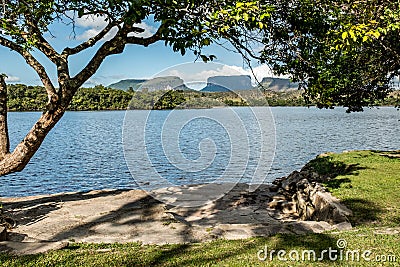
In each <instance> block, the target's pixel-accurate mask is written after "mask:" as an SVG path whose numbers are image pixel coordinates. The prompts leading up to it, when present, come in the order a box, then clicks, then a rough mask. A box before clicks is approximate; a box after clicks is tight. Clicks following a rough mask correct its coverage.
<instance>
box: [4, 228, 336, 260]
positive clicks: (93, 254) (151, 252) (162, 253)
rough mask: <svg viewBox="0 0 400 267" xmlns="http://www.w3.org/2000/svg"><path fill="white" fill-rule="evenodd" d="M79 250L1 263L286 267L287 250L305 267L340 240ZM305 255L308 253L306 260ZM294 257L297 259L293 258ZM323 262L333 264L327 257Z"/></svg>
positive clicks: (285, 238)
mask: <svg viewBox="0 0 400 267" xmlns="http://www.w3.org/2000/svg"><path fill="white" fill-rule="evenodd" d="M77 246H78V248H74V249H70V248H67V249H64V250H62V251H57V252H50V253H48V254H39V255H30V256H19V257H15V256H8V257H5V255H4V254H3V255H2V254H0V262H3V263H8V262H12V263H13V264H14V265H12V264H9V265H8V266H20V265H28V264H31V263H33V262H34V263H35V264H36V266H45V265H46V264H47V263H48V262H49V261H50V259H53V261H52V262H53V263H56V264H57V265H59V266H63V265H65V266H76V265H78V264H82V263H84V262H90V263H91V265H93V266H101V265H109V264H110V265H111V264H112V265H113V266H211V265H229V266H231V265H233V266H242V265H244V266H253V265H258V264H261V265H264V264H267V265H268V263H270V264H272V265H271V266H275V265H279V266H284V263H285V261H282V260H279V259H278V255H277V253H278V251H280V250H285V251H286V252H287V253H289V252H290V251H294V250H295V251H297V252H298V253H299V254H298V256H297V257H299V258H298V259H299V260H300V261H302V257H305V259H306V260H305V261H304V263H305V264H306V263H307V262H310V263H312V262H315V261H317V260H318V259H319V258H320V257H321V255H324V254H323V253H322V251H323V250H327V249H329V248H332V249H336V248H337V240H336V239H335V238H332V236H329V235H326V234H308V235H304V236H301V238H299V236H298V235H291V234H278V235H276V236H273V237H269V238H252V239H245V240H235V241H226V240H217V241H213V242H208V243H203V244H201V245H200V244H194V245H193V244H192V245H189V244H180V245H164V246H140V245H137V244H127V245H113V244H101V245H100V246H101V248H102V249H110V252H107V253H104V252H99V251H98V249H99V248H100V246H99V245H79V244H78V245H77ZM79 246H80V247H79ZM304 251H306V253H305V254H304V256H303V252H304ZM308 251H315V254H313V253H312V254H309V252H308ZM259 257H260V258H261V259H260V258H259ZM283 257H284V258H286V259H287V261H286V263H288V262H289V263H290V262H291V259H290V258H289V254H286V255H284V256H283ZM292 257H296V255H295V254H292ZM309 257H310V258H309ZM55 259H56V261H54V260H55ZM271 259H272V262H271ZM308 259H310V260H308ZM321 262H330V260H329V258H328V257H327V254H326V253H325V255H324V257H323V259H322V260H321ZM286 266H287V265H286Z"/></svg>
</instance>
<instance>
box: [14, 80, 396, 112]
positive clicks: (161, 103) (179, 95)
mask: <svg viewBox="0 0 400 267" xmlns="http://www.w3.org/2000/svg"><path fill="white" fill-rule="evenodd" d="M7 88H8V96H7V97H8V98H7V102H8V109H9V111H42V110H44V109H45V105H46V102H47V93H46V91H45V89H44V88H43V87H41V86H27V85H23V84H11V85H8V87H7ZM399 101H400V92H399V91H395V92H393V93H391V94H390V96H389V97H388V98H387V99H386V100H385V101H382V102H379V103H378V102H377V103H376V104H375V106H398V105H399ZM224 106H271V107H274V106H314V105H313V104H307V103H306V102H305V100H304V98H303V91H301V90H282V91H272V90H257V89H252V90H241V91H232V92H200V91H195V90H157V91H146V90H144V91H140V92H139V91H134V90H132V89H130V90H127V91H124V90H119V89H112V88H109V87H104V86H102V85H97V86H95V87H93V88H81V89H79V90H78V92H77V93H76V95H75V96H74V98H73V99H72V101H71V103H70V106H69V108H68V110H71V111H94V110H126V109H127V108H128V109H142V110H150V109H154V110H164V109H201V108H215V107H224Z"/></svg>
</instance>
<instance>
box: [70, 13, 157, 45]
mask: <svg viewBox="0 0 400 267" xmlns="http://www.w3.org/2000/svg"><path fill="white" fill-rule="evenodd" d="M75 22H76V25H77V26H79V27H82V28H85V29H86V30H85V31H84V32H83V33H82V34H80V35H78V37H77V39H78V40H88V39H90V38H92V37H94V36H96V35H97V34H98V33H100V32H101V31H102V30H103V29H104V28H105V27H106V26H107V25H108V20H107V17H106V16H94V15H86V16H82V17H81V18H77V19H76V21H75ZM134 26H135V27H139V28H142V29H143V30H144V32H142V33H137V34H135V33H130V34H129V35H128V36H137V37H143V38H146V37H150V36H151V35H153V34H154V33H155V32H156V31H157V29H156V28H155V27H153V26H151V25H149V24H147V23H145V22H141V23H138V24H134ZM117 31H118V29H117V27H114V28H112V29H111V30H110V31H109V32H108V33H107V34H106V35H105V36H104V38H103V41H107V40H110V39H111V38H113V37H114V36H115V34H117Z"/></svg>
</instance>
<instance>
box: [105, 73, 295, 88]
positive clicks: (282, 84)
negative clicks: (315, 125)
mask: <svg viewBox="0 0 400 267" xmlns="http://www.w3.org/2000/svg"><path fill="white" fill-rule="evenodd" d="M261 85H262V88H263V89H267V90H271V91H286V90H295V89H297V88H298V84H297V83H293V82H291V81H290V79H286V78H272V77H266V78H264V79H263V80H262V81H261ZM108 87H110V88H114V89H120V90H125V91H126V90H128V89H130V88H131V89H132V90H134V91H149V92H152V91H157V90H168V89H173V90H185V91H186V90H192V89H190V88H188V87H187V86H186V85H185V84H184V81H183V80H182V79H181V78H179V77H177V76H166V77H156V78H153V79H148V80H146V79H126V80H121V81H119V82H117V83H113V84H110V85H109V86H108ZM254 88H255V87H254V86H253V85H252V84H251V77H250V76H248V75H236V76H213V77H209V78H208V79H207V85H206V86H205V87H204V88H203V89H201V91H202V92H227V91H236V90H251V89H254Z"/></svg>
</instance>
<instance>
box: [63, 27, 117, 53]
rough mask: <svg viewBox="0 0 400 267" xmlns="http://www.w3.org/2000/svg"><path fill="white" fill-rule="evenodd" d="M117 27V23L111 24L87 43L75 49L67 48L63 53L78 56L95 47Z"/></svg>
mask: <svg viewBox="0 0 400 267" xmlns="http://www.w3.org/2000/svg"><path fill="white" fill-rule="evenodd" d="M115 26H117V24H115V23H109V24H108V25H107V26H106V27H105V28H104V29H103V30H102V31H101V32H99V33H98V34H97V35H96V36H94V37H92V38H90V39H89V40H87V41H86V42H83V43H81V44H79V45H78V46H75V47H73V48H69V47H67V48H65V49H64V51H63V52H62V54H63V55H67V56H70V55H75V54H78V53H80V52H82V51H83V50H85V49H87V48H89V47H92V46H94V45H95V44H96V43H97V42H98V41H100V40H101V39H103V37H104V36H105V35H106V34H107V33H109V32H110V30H111V29H112V28H113V27H115Z"/></svg>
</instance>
